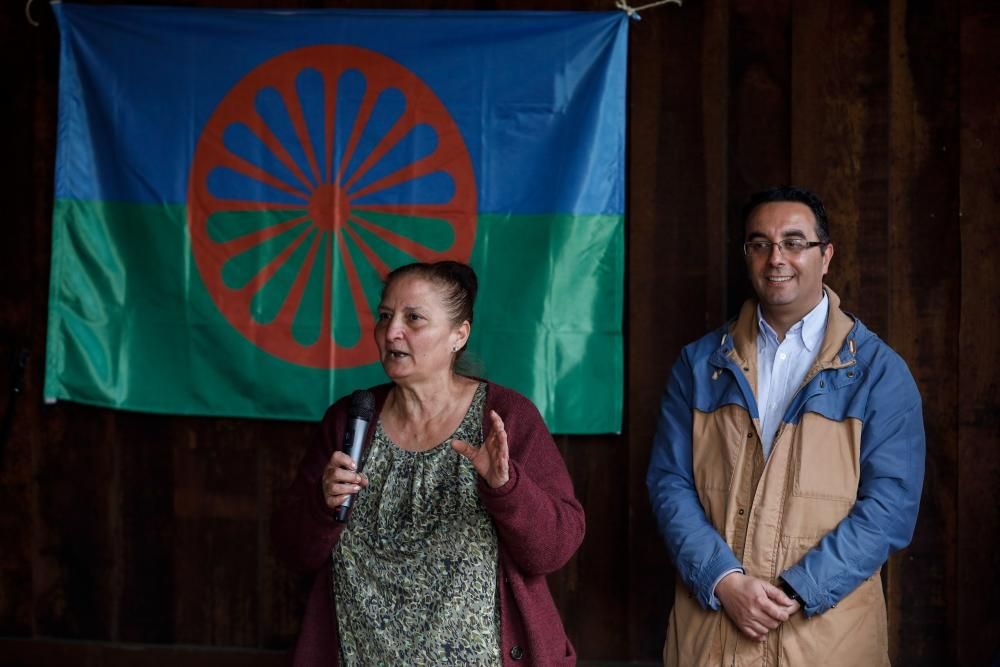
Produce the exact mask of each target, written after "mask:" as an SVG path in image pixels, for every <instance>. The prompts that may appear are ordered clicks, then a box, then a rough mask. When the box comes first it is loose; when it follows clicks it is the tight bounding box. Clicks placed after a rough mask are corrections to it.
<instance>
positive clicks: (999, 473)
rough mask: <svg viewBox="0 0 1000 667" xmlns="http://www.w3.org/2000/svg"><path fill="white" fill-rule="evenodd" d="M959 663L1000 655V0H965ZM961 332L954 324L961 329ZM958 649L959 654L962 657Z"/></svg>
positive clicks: (976, 662) (974, 662)
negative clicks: (999, 577) (999, 579)
mask: <svg viewBox="0 0 1000 667" xmlns="http://www.w3.org/2000/svg"><path fill="white" fill-rule="evenodd" d="M961 14H962V15H961V25H960V30H961V39H960V41H961V56H960V58H961V60H960V63H961V64H960V75H959V79H960V81H961V83H960V96H959V100H960V102H959V104H960V108H961V111H960V117H961V124H960V127H961V133H960V141H961V160H960V164H959V179H960V180H959V183H960V186H959V187H960V191H961V207H962V208H961V224H960V227H959V232H960V234H961V240H962V246H961V257H962V260H961V285H962V291H961V319H960V324H959V327H958V330H957V332H955V333H954V334H953V335H955V336H956V338H957V339H958V341H959V350H958V364H957V366H958V381H959V387H958V472H957V482H958V485H957V488H958V501H957V505H958V506H957V510H956V514H957V536H956V537H957V542H956V543H954V544H955V546H954V547H950V548H955V549H956V550H957V553H956V554H955V560H956V561H957V570H958V572H957V574H958V579H957V586H956V588H957V595H956V597H957V599H956V600H955V606H956V607H957V612H956V618H955V627H956V636H955V640H954V641H955V644H956V645H957V660H955V663H956V664H960V665H988V664H993V665H996V664H997V661H998V660H1000V639H998V637H997V630H998V629H1000V587H997V586H996V585H995V584H994V583H992V582H995V576H996V573H997V572H1000V551H998V550H997V536H998V535H1000V503H998V502H997V501H998V495H997V489H998V487H1000V396H998V394H997V374H998V372H1000V346H998V345H997V343H996V339H995V338H994V336H993V332H994V331H997V330H998V327H1000V310H998V306H997V304H998V303H1000V274H998V271H997V262H996V258H997V257H998V256H1000V238H998V236H997V224H996V220H997V215H998V213H1000V201H998V193H1000V158H998V157H997V156H998V154H1000V96H998V95H997V91H998V90H1000V5H998V4H997V3H996V2H993V1H992V0H977V1H967V2H963V3H962V4H961ZM953 331H954V330H953ZM953 655H954V654H953Z"/></svg>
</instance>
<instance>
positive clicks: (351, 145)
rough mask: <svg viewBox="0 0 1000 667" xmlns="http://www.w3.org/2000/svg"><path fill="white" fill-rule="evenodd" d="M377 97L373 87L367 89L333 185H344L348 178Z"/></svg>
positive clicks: (331, 180) (333, 179)
mask: <svg viewBox="0 0 1000 667" xmlns="http://www.w3.org/2000/svg"><path fill="white" fill-rule="evenodd" d="M377 97H378V96H377V95H376V94H375V93H373V92H372V89H371V86H367V87H366V88H365V96H364V98H362V100H361V104H360V105H359V106H358V113H357V115H356V116H355V117H354V125H352V126H351V136H350V138H349V139H348V140H347V147H346V148H344V154H343V155H342V156H341V158H340V164H339V165H338V166H337V174H336V177H335V178H333V177H331V179H330V182H331V183H341V184H342V183H343V181H344V179H345V178H346V177H347V176H348V174H346V171H347V166H348V165H349V164H351V157H353V155H354V151H355V149H357V147H358V142H360V141H361V135H362V134H363V133H364V130H365V127H367V126H368V121H369V120H371V115H372V111H374V109H375V101H376V99H377Z"/></svg>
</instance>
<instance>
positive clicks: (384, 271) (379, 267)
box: [344, 218, 390, 278]
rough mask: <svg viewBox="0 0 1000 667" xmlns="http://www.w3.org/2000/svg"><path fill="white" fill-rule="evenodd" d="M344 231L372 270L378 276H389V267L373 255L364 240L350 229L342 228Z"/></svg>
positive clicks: (372, 251) (373, 252)
mask: <svg viewBox="0 0 1000 667" xmlns="http://www.w3.org/2000/svg"><path fill="white" fill-rule="evenodd" d="M352 219H353V218H352ZM344 231H345V232H347V234H349V235H350V237H351V238H352V239H354V242H355V243H356V244H357V246H358V248H359V249H360V250H361V253H362V254H363V255H364V256H365V259H367V260H368V263H369V264H371V265H372V268H374V269H375V271H376V272H377V273H378V274H379V276H381V277H382V278H385V277H386V276H387V275H389V270H390V269H389V265H388V264H386V263H385V262H383V261H382V258H381V257H379V256H378V255H376V254H375V251H374V250H372V248H371V246H370V245H368V243H367V242H365V240H364V239H363V238H361V236H360V235H359V234H358V233H357V232H356V231H354V230H353V229H351V228H350V227H344Z"/></svg>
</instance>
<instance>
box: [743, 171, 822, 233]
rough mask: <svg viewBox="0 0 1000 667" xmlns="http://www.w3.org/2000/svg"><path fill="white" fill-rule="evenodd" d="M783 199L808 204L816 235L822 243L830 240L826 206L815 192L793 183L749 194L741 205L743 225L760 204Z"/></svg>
mask: <svg viewBox="0 0 1000 667" xmlns="http://www.w3.org/2000/svg"><path fill="white" fill-rule="evenodd" d="M784 201H788V202H797V203H799V204H805V205H806V206H808V207H809V210H810V211H812V214H813V217H814V218H816V236H818V237H819V240H820V241H822V242H823V243H829V242H830V221H829V219H828V218H827V216H826V207H825V206H823V200H821V199H820V198H819V196H818V195H817V194H816V193H815V192H812V191H810V190H806V189H805V188H799V187H796V186H794V185H779V186H777V187H773V188H768V189H767V190H761V191H760V192H755V193H753V194H752V195H750V199H749V200H748V201H747V203H746V204H745V205H744V206H743V226H744V227H746V224H747V220H749V219H750V214H751V213H753V210H754V209H755V208H757V207H758V206H760V205H761V204H769V203H772V202H784Z"/></svg>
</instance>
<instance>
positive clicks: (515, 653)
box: [510, 646, 524, 660]
mask: <svg viewBox="0 0 1000 667" xmlns="http://www.w3.org/2000/svg"><path fill="white" fill-rule="evenodd" d="M510 657H511V658H513V659H514V660H520V659H521V658H523V657H524V649H523V648H521V647H520V646H515V647H514V648H512V649H511V650H510Z"/></svg>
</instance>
